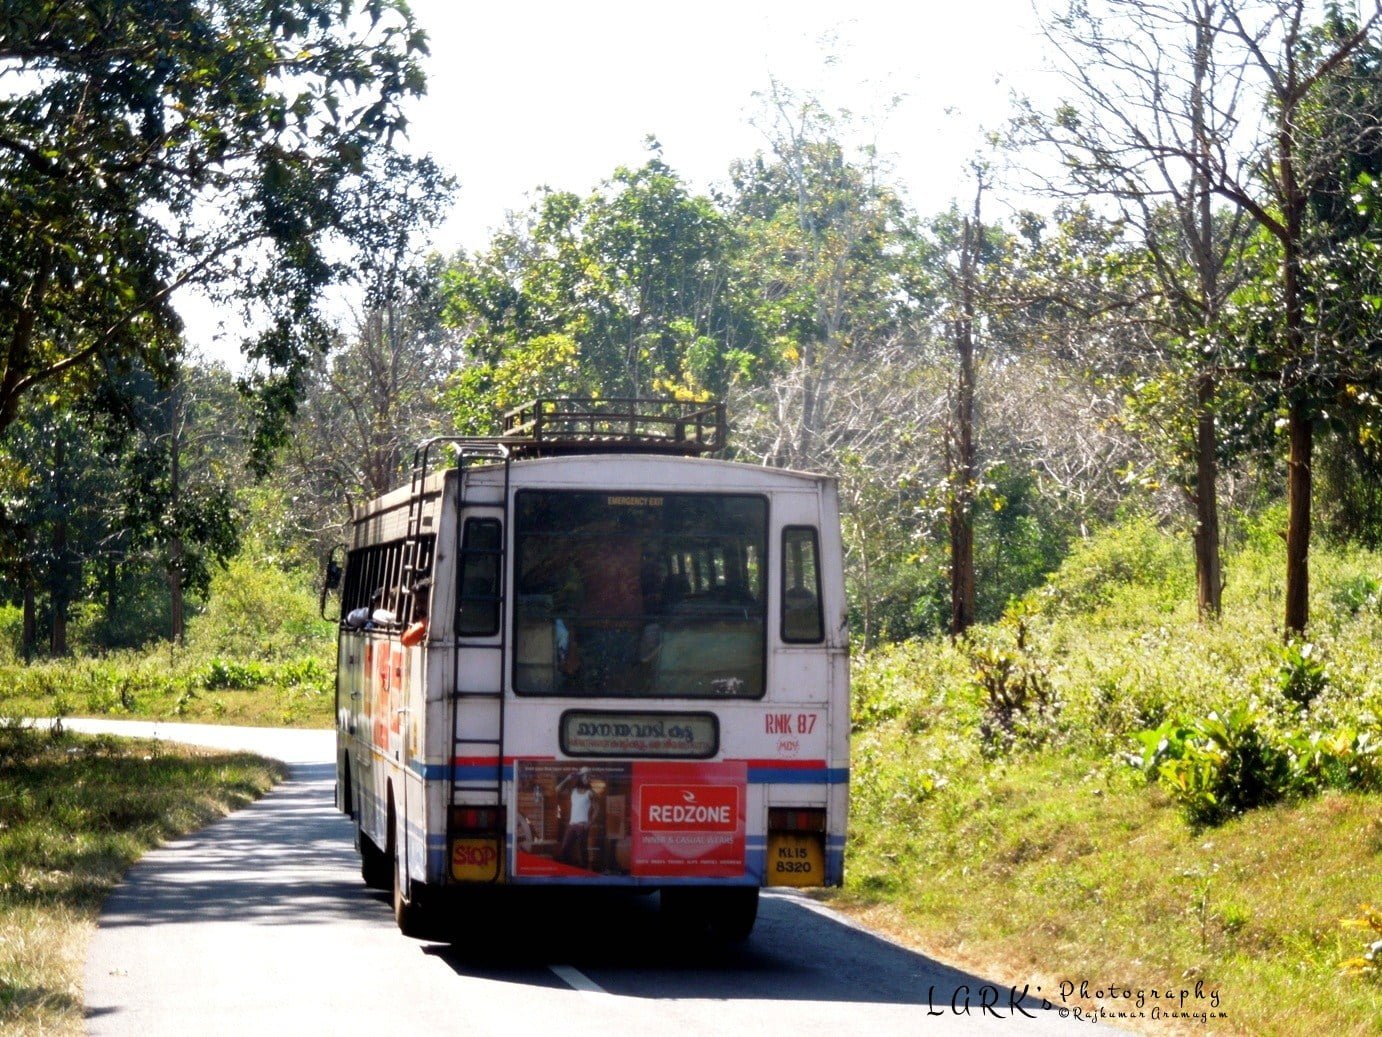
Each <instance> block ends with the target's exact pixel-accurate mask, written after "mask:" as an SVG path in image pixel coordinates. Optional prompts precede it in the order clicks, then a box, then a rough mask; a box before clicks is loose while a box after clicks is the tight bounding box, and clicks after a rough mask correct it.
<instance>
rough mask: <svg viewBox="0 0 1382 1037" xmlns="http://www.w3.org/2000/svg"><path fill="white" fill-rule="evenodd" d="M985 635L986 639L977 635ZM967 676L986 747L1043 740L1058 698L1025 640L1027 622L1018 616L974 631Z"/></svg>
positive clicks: (1006, 748) (999, 748)
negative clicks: (979, 699)
mask: <svg viewBox="0 0 1382 1037" xmlns="http://www.w3.org/2000/svg"><path fill="white" fill-rule="evenodd" d="M984 634H987V635H988V637H987V639H981V638H983V637H984ZM965 653H966V655H967V656H968V659H969V664H970V667H971V675H970V680H971V681H972V683H973V685H974V687H975V688H976V689H977V690H978V691H979V693H980V694H981V695H982V696H983V704H984V721H983V723H981V724H980V727H979V735H980V737H981V738H982V739H983V742H984V745H985V748H986V749H987V750H988V751H989V752H991V753H994V754H1002V753H1004V752H1007V751H1009V750H1011V749H1014V748H1017V747H1024V748H1031V747H1034V746H1038V745H1040V744H1042V743H1043V742H1044V741H1045V740H1046V739H1047V738H1048V737H1049V735H1050V732H1051V726H1052V721H1053V719H1054V718H1055V715H1056V714H1057V713H1058V712H1059V710H1060V703H1059V701H1058V700H1057V698H1056V693H1055V689H1054V688H1053V687H1052V684H1051V678H1050V675H1049V674H1048V673H1047V671H1046V667H1045V665H1044V664H1043V663H1042V661H1041V659H1040V658H1039V657H1038V656H1037V654H1036V653H1035V652H1034V651H1033V650H1032V648H1031V647H1030V646H1029V644H1028V630H1027V625H1026V623H1025V622H1024V621H1023V620H1022V619H1021V618H1017V619H1015V620H1014V621H1012V622H1004V623H1002V624H1000V625H998V626H997V627H995V628H990V630H989V631H986V632H984V633H980V634H977V635H976V636H975V637H974V638H972V639H971V640H970V641H969V642H968V643H967V644H966V646H965Z"/></svg>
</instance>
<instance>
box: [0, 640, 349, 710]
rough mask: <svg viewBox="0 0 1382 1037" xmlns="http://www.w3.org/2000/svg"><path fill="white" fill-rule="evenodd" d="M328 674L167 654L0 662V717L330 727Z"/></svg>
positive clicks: (319, 668) (314, 665)
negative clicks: (50, 717)
mask: <svg viewBox="0 0 1382 1037" xmlns="http://www.w3.org/2000/svg"><path fill="white" fill-rule="evenodd" d="M334 702H335V675H334V667H333V666H332V665H330V664H328V663H326V662H323V661H322V660H321V658H320V656H318V655H308V656H305V657H302V658H298V659H287V660H282V661H261V660H258V659H255V658H252V657H251V658H244V659H234V658H227V657H222V656H219V655H210V656H209V655H207V654H206V653H205V652H198V651H195V650H185V649H171V648H169V647H168V646H166V645H165V646H163V647H161V648H155V649H153V650H150V651H145V652H136V651H126V652H118V653H110V654H108V655H105V656H102V657H100V658H85V659H57V660H42V661H39V662H35V663H31V664H30V665H28V666H25V665H23V664H22V663H15V662H10V663H0V714H7V715H9V716H84V717H90V716H109V717H116V718H121V719H141V718H143V719H156V720H180V721H187V722H193V721H196V722H201V723H217V724H248V725H253V726H264V727H329V726H330V725H331V721H332V716H333V714H334V709H335V706H334Z"/></svg>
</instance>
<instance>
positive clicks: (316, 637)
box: [187, 555, 331, 660]
mask: <svg viewBox="0 0 1382 1037" xmlns="http://www.w3.org/2000/svg"><path fill="white" fill-rule="evenodd" d="M314 576H315V574H311V573H307V572H290V571H284V570H283V569H280V568H278V567H277V566H274V565H270V564H265V563H262V562H257V561H255V560H254V559H251V558H248V557H246V556H244V555H241V556H240V557H238V558H235V559H233V560H232V561H231V562H230V563H229V564H228V565H226V567H225V568H224V569H222V570H220V571H218V572H216V573H215V574H213V576H212V580H211V589H210V595H209V598H208V602H207V606H206V610H205V611H204V612H203V613H202V614H201V615H200V616H198V617H197V618H196V620H195V621H194V622H193V623H192V624H191V625H190V626H189V629H188V635H187V643H188V647H189V648H190V649H192V650H193V651H194V652H198V653H209V654H213V655H220V656H226V657H233V658H251V659H264V660H274V659H287V658H293V657H296V656H299V655H303V654H305V653H312V652H316V651H319V650H320V649H321V646H322V645H324V644H327V643H329V640H330V634H331V625H330V624H329V623H326V622H324V621H323V620H322V619H321V616H320V613H319V611H318V600H317V596H316V594H315V593H314V591H313V587H312V582H311V581H312V580H313V578H314Z"/></svg>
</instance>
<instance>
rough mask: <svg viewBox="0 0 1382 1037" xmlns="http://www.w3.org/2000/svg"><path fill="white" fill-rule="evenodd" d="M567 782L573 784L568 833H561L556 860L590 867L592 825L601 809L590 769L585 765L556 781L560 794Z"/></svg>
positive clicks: (568, 813)
mask: <svg viewBox="0 0 1382 1037" xmlns="http://www.w3.org/2000/svg"><path fill="white" fill-rule="evenodd" d="M568 785H569V786H571V799H570V808H569V810H568V811H567V815H566V834H565V835H564V836H562V840H561V849H560V850H558V851H557V860H559V861H564V862H566V863H567V864H570V865H572V866H573V867H577V868H587V869H588V868H589V867H590V825H591V823H592V822H593V821H594V820H595V815H596V812H597V811H598V810H599V806H598V804H597V803H596V801H595V790H594V789H593V788H591V786H590V768H589V767H582V768H581V769H580V770H578V771H573V772H572V773H571V774H568V775H567V776H566V777H564V778H562V779H561V781H559V782H558V783H557V794H558V795H560V794H561V793H562V792H563V791H564V790H565V789H566V787H567V786H568Z"/></svg>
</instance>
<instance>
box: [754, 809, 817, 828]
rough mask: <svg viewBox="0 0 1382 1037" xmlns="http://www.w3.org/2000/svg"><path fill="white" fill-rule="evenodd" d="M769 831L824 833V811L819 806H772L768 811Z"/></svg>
mask: <svg viewBox="0 0 1382 1037" xmlns="http://www.w3.org/2000/svg"><path fill="white" fill-rule="evenodd" d="M768 831H770V832H819V833H820V834H821V835H824V834H825V811H824V810H822V809H820V808H819V807H800V808H799V807H772V808H771V809H770V810H769V811H768Z"/></svg>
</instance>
